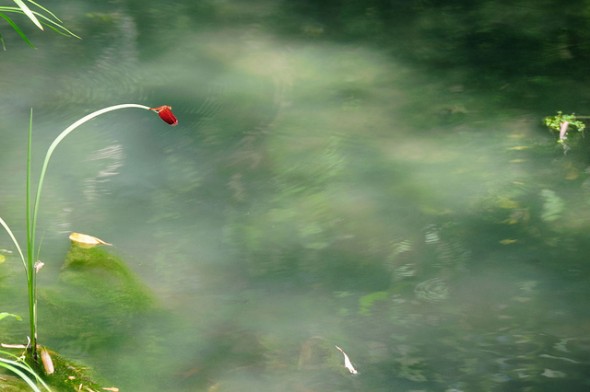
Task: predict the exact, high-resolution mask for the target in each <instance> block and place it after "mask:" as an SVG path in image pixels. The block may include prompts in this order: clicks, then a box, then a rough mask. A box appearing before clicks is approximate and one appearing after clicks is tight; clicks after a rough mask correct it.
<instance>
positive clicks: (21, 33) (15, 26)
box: [0, 13, 35, 48]
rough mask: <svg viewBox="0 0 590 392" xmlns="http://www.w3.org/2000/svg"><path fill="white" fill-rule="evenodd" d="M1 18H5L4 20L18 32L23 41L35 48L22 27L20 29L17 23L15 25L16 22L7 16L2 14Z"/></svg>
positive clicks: (0, 14)
mask: <svg viewBox="0 0 590 392" xmlns="http://www.w3.org/2000/svg"><path fill="white" fill-rule="evenodd" d="M0 17H2V18H4V20H5V21H6V22H8V24H9V25H10V26H11V27H12V28H13V29H14V31H16V32H17V33H18V35H20V37H21V38H22V39H23V41H25V42H26V43H27V44H28V45H29V46H30V47H31V48H34V47H35V45H33V43H32V42H31V41H30V40H29V39H28V38H27V36H26V35H25V33H23V31H22V30H21V29H20V27H18V25H17V24H16V23H14V21H13V20H12V19H10V18H9V17H8V16H6V15H4V14H2V13H0Z"/></svg>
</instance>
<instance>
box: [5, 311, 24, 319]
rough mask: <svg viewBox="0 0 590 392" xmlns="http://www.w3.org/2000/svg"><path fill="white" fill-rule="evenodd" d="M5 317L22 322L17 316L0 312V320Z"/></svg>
mask: <svg viewBox="0 0 590 392" xmlns="http://www.w3.org/2000/svg"><path fill="white" fill-rule="evenodd" d="M6 317H14V318H15V319H17V320H22V318H21V316H19V315H18V314H12V313H6V312H0V320H2V319H4V318H6Z"/></svg>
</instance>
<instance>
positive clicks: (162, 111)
mask: <svg viewBox="0 0 590 392" xmlns="http://www.w3.org/2000/svg"><path fill="white" fill-rule="evenodd" d="M150 110H153V111H154V112H156V113H158V115H159V116H160V118H161V119H162V120H164V121H165V122H167V123H168V124H170V125H172V126H174V125H176V124H178V120H177V119H176V117H175V116H174V113H172V107H171V106H168V105H164V106H158V107H157V108H150Z"/></svg>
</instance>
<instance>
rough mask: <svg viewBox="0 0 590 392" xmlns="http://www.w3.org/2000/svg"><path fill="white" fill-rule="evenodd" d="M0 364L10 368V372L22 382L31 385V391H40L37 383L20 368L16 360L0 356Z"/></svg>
mask: <svg viewBox="0 0 590 392" xmlns="http://www.w3.org/2000/svg"><path fill="white" fill-rule="evenodd" d="M0 366H1V367H3V368H5V369H7V370H10V371H11V372H13V373H14V374H16V375H17V376H19V377H20V378H21V379H22V380H23V381H24V382H26V383H27V384H28V385H29V386H30V387H31V389H32V390H33V391H35V392H41V390H40V389H39V387H37V385H36V384H35V383H34V382H33V380H32V379H31V377H29V375H28V374H26V373H25V372H23V371H22V370H21V369H20V368H21V366H19V364H18V362H16V361H11V360H9V359H4V358H0Z"/></svg>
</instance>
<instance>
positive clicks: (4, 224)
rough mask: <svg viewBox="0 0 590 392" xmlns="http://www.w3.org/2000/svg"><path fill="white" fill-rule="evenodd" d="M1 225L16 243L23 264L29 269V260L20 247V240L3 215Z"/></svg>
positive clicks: (0, 220) (0, 219)
mask: <svg viewBox="0 0 590 392" xmlns="http://www.w3.org/2000/svg"><path fill="white" fill-rule="evenodd" d="M0 225H2V226H3V227H4V229H5V230H6V232H7V233H8V235H9V236H10V239H11V240H12V242H13V243H14V246H15V247H16V250H17V251H18V254H19V256H20V258H21V260H22V261H23V265H24V266H25V270H26V271H28V268H27V261H26V260H25V256H24V255H23V252H22V250H21V249H20V246H19V244H18V241H17V239H16V237H15V236H14V234H13V233H12V230H10V227H9V226H8V224H7V223H6V222H5V221H4V219H2V218H1V217H0Z"/></svg>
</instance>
